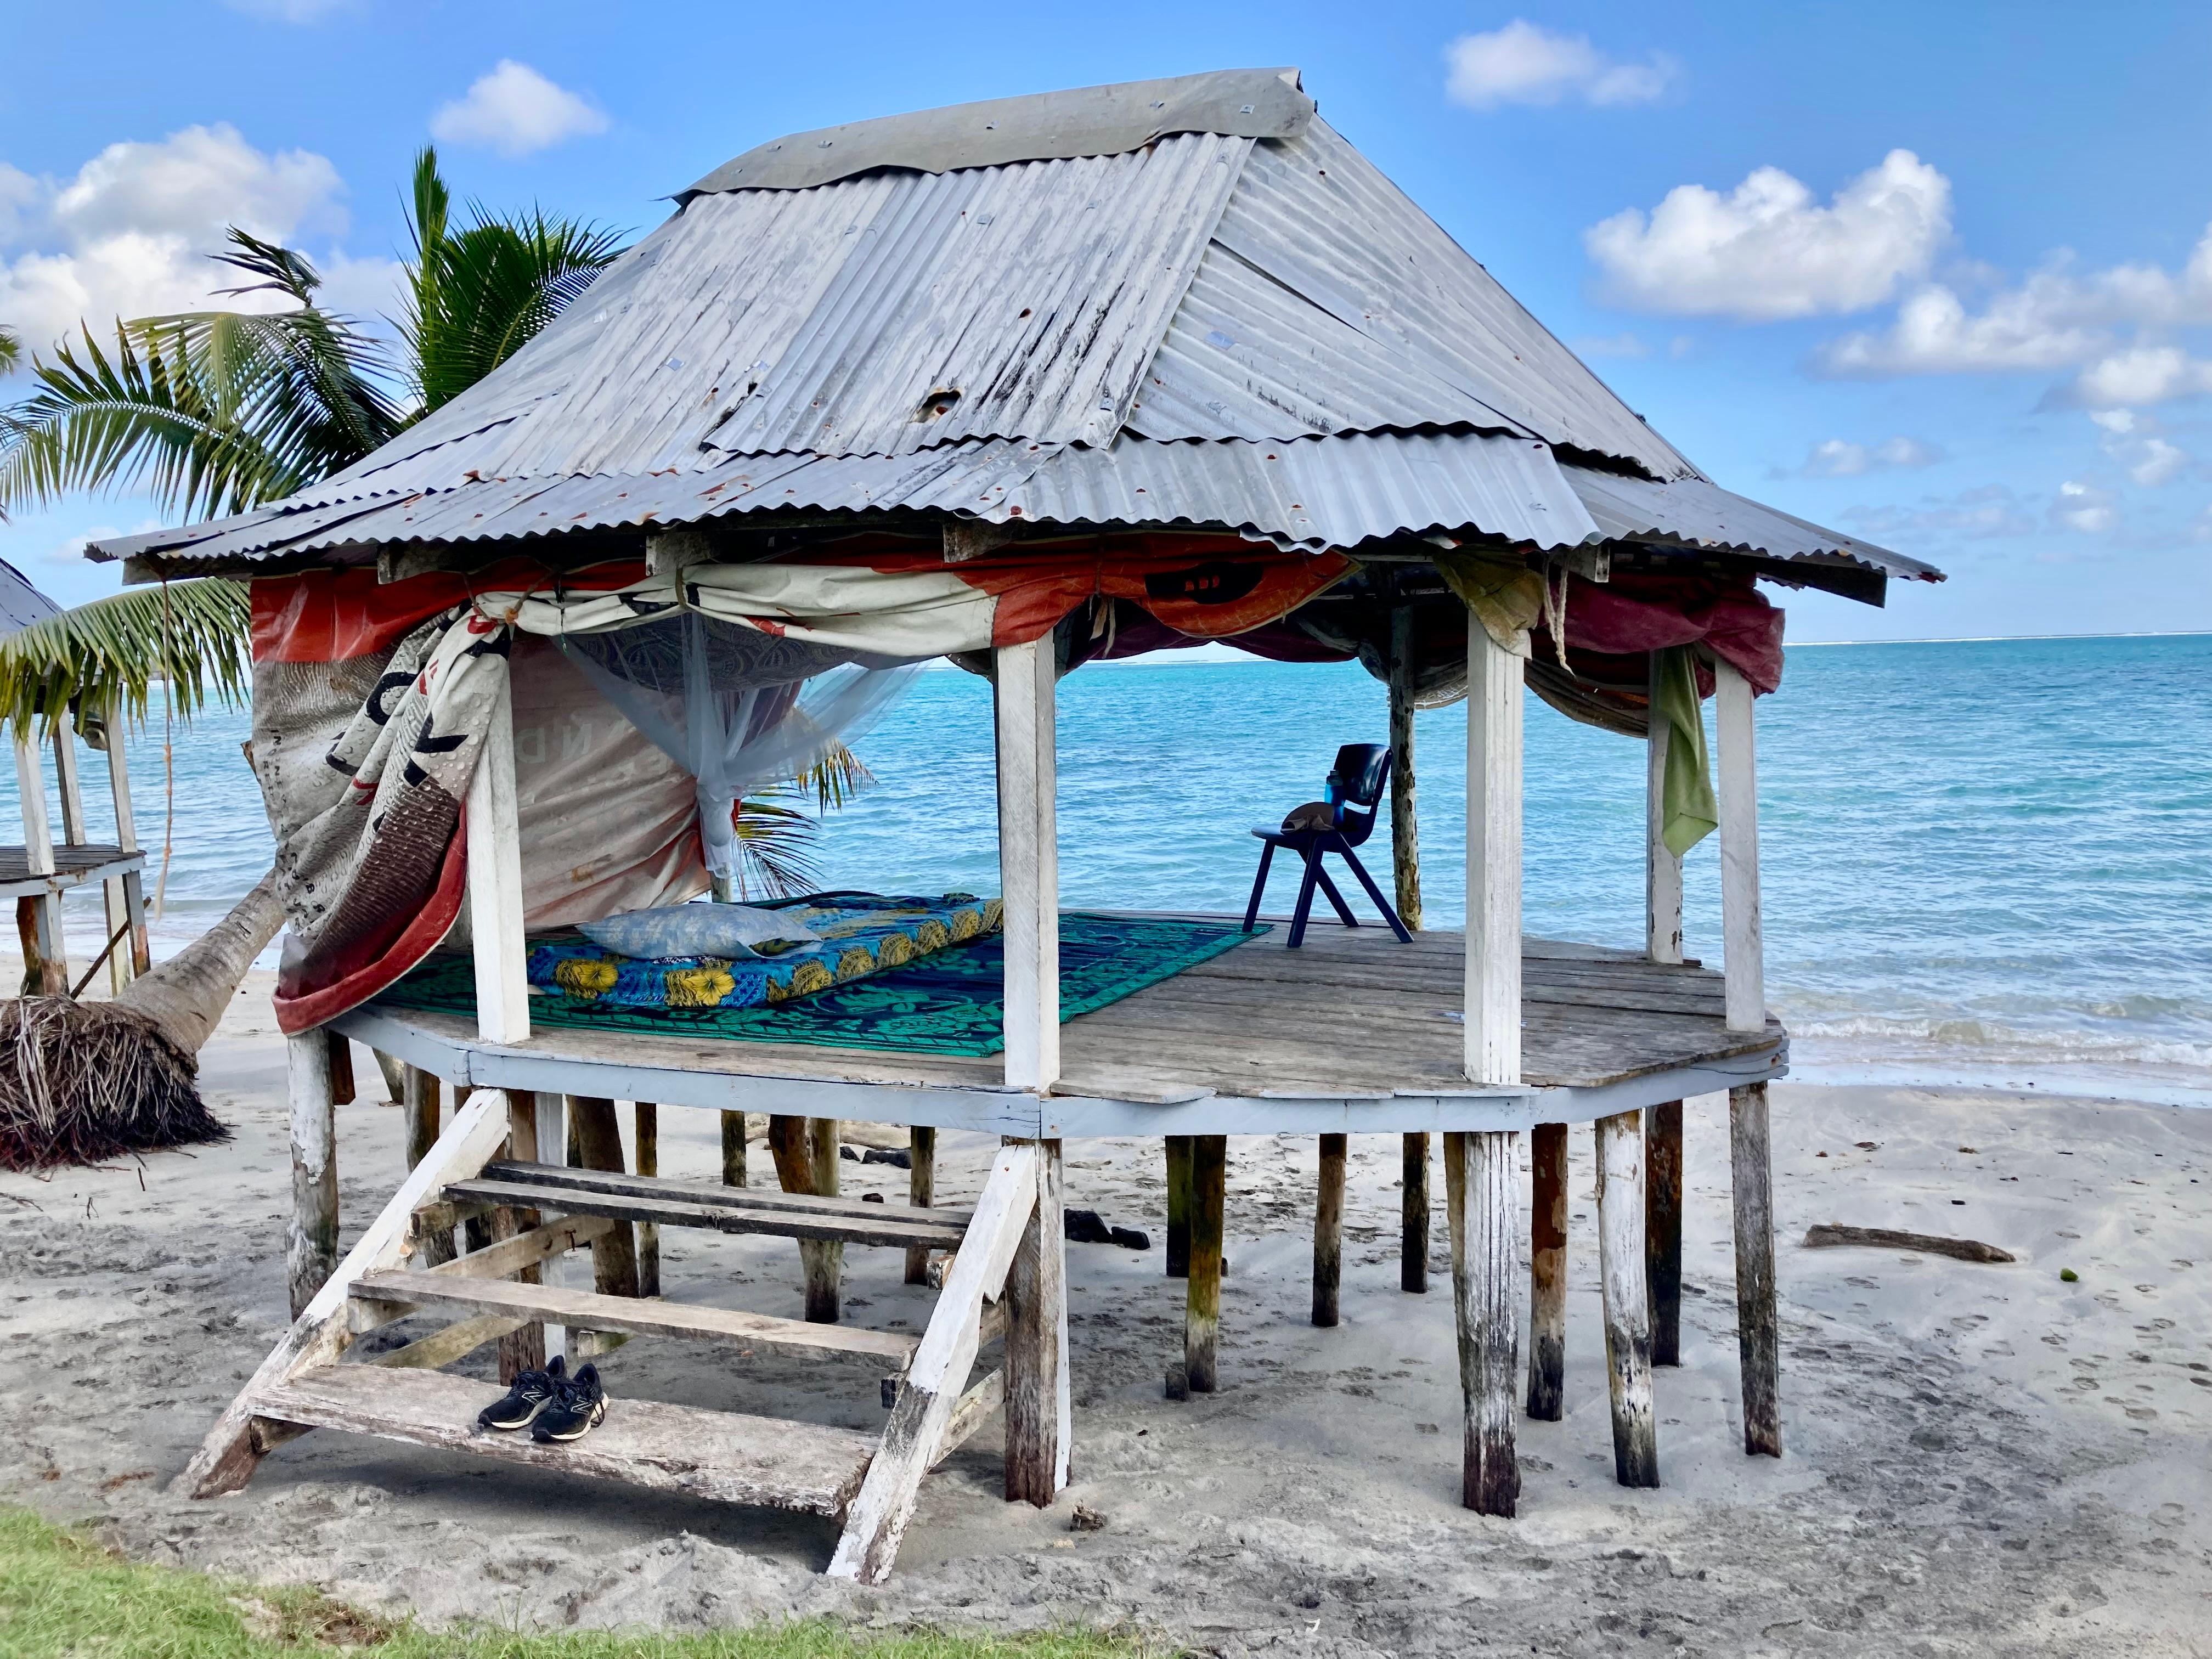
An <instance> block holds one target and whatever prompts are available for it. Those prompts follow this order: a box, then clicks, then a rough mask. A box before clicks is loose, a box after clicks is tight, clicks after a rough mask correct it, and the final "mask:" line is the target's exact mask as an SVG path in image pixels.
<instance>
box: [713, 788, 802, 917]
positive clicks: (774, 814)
mask: <svg viewBox="0 0 2212 1659" xmlns="http://www.w3.org/2000/svg"><path fill="white" fill-rule="evenodd" d="M732 825H733V827H734V828H735V829H736V830H737V839H738V897H740V898H743V897H744V896H745V893H746V888H747V886H748V882H747V880H746V878H747V877H748V876H750V877H751V878H753V879H754V880H757V882H758V883H759V884H760V886H761V890H762V891H763V893H764V894H765V895H766V896H768V897H769V898H788V897H790V896H792V895H793V894H794V893H806V892H811V891H813V890H815V889H817V888H818V887H819V886H821V884H822V874H821V870H820V867H819V866H817V864H816V862H815V858H814V850H813V849H814V838H815V836H817V835H818V834H819V833H820V825H819V824H818V823H817V822H816V821H815V820H814V819H813V818H811V817H808V816H807V815H806V814H805V813H804V812H801V811H797V810H796V809H795V808H793V807H789V806H783V805H778V804H777V803H776V802H775V801H774V800H771V799H766V798H765V797H762V796H756V797H754V798H752V799H749V800H741V801H739V802H738V805H737V808H736V811H734V812H733V813H732Z"/></svg>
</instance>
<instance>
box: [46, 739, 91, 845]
mask: <svg viewBox="0 0 2212 1659" xmlns="http://www.w3.org/2000/svg"><path fill="white" fill-rule="evenodd" d="M54 778H55V781H57V782H58V784H59V785H60V786H61V797H62V845H63V846H64V847H82V846H83V845H84V844H85V842H86V841H87V839H88V837H87V836H86V835H85V832H84V784H83V782H82V780H81V779H80V778H79V777H78V776H77V767H76V721H75V720H71V719H70V717H69V715H68V714H67V713H66V712H64V714H61V715H60V716H59V717H58V719H57V720H55V721H54Z"/></svg>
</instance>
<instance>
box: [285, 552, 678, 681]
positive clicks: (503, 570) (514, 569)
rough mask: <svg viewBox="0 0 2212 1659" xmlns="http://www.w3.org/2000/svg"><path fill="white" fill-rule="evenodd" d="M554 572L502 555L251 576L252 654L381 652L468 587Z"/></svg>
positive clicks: (607, 580)
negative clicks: (478, 563) (409, 570)
mask: <svg viewBox="0 0 2212 1659" xmlns="http://www.w3.org/2000/svg"><path fill="white" fill-rule="evenodd" d="M644 574H645V566H644V565H643V564H642V563H641V562H636V561H624V562H620V563H614V564H606V565H599V566H595V567H594V568H592V569H591V570H588V571H586V572H584V573H582V574H575V575H568V576H563V577H562V578H561V579H560V580H561V585H562V586H563V587H568V588H583V589H587V590H592V591H597V590H599V589H602V588H608V587H620V586H623V584H624V583H625V582H634V581H635V580H638V579H639V578H640V577H641V576H643V575H644ZM550 580H552V578H551V577H550V575H549V574H548V573H547V571H546V569H545V567H544V565H542V564H540V563H539V562H538V561H537V560H535V559H524V558H514V559H502V560H501V561H500V562H499V563H497V564H495V565H493V566H492V567H491V568H489V569H486V570H479V571H476V572H473V573H471V574H468V575H462V574H458V573H449V572H446V571H436V572H433V573H432V574H428V575H423V576H410V577H409V578H408V579H407V580H405V581H398V582H380V581H379V580H377V579H376V572H374V570H365V569H349V570H306V571H301V573H299V574H297V575H290V576H263V577H259V578H258V579H257V580H255V581H254V584H253V660H254V661H256V662H343V661H345V660H346V659H349V658H352V657H373V656H380V655H382V654H383V653H386V652H387V651H389V650H391V649H392V647H393V646H395V645H397V644H398V643H399V641H401V640H402V639H404V638H405V637H406V636H407V635H408V634H409V633H410V631H412V630H413V629H416V628H418V627H420V626H421V625H422V623H426V622H428V620H429V619H430V618H431V617H435V616H436V615H437V614H438V613H439V612H440V611H446V610H450V609H451V608H452V607H453V606H454V605H459V604H461V603H462V602H463V601H464V600H465V599H467V598H468V597H469V595H470V594H471V593H489V592H500V591H502V590H513V589H517V588H520V589H531V588H537V587H540V586H544V584H545V583H547V582H548V581H550Z"/></svg>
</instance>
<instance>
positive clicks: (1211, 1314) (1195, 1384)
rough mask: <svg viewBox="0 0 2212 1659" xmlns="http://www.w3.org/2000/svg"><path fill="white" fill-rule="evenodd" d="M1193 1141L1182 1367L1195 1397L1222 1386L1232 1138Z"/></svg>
mask: <svg viewBox="0 0 2212 1659" xmlns="http://www.w3.org/2000/svg"><path fill="white" fill-rule="evenodd" d="M1189 1139H1190V1283H1189V1286H1188V1294H1187V1295H1186V1297H1185V1299H1184V1304H1183V1330H1182V1363H1183V1371H1184V1374H1185V1376H1188V1379H1189V1382H1190V1391H1191V1392H1192V1393H1193V1394H1212V1393H1213V1392H1214V1391H1215V1390H1216V1389H1218V1388H1219V1387H1220V1385H1221V1384H1220V1375H1221V1373H1220V1365H1219V1358H1218V1346H1219V1341H1220V1335H1221V1227H1222V1206H1223V1203H1224V1201H1225V1199H1226V1198H1227V1196H1228V1188H1229V1137H1228V1136H1226V1135H1192V1136H1191V1137H1189Z"/></svg>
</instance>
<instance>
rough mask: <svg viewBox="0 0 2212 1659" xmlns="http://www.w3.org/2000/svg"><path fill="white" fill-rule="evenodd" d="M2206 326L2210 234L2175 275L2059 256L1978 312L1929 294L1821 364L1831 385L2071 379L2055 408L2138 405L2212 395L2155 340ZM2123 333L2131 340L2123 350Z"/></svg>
mask: <svg viewBox="0 0 2212 1659" xmlns="http://www.w3.org/2000/svg"><path fill="white" fill-rule="evenodd" d="M2207 323H2212V229H2208V230H2207V231H2206V233H2205V234H2204V236H2203V239H2202V240H2199V241H2198V243H2197V246H2196V247H2195V248H2194V249H2193V250H2192V251H2191V254H2190V256H2189V258H2188V259H2187V260H2186V261H2185V263H2184V264H2183V265H2182V268H2181V269H2180V270H2179V271H2169V270H2164V269H2163V268H2161V267H2160V266H2157V265H2147V264H2118V265H2113V266H2111V267H2109V268H2107V269H2106V270H2092V271H2087V272H2083V271H2079V270H2076V269H2075V265H2074V262H2073V260H2072V258H2070V256H2068V255H2065V254H2060V255H2058V256H2057V257H2056V258H2053V259H2051V261H2050V262H2049V263H2048V264H2045V267H2044V268H2043V269H2042V270H2038V271H2035V272H2034V273H2033V274H2032V275H2030V276H2028V277H2027V280H2026V281H2024V282H2022V283H2019V284H2018V285H2016V286H2014V287H2009V288H2006V287H2000V288H1999V289H1997V291H1996V293H1994V294H1992V295H1990V297H1989V298H1988V299H1987V301H1984V303H1983V304H1982V306H1981V307H1980V308H1979V309H1978V310H1974V311H1970V310H1969V309H1968V308H1967V305H1966V301H1965V300H1964V299H1963V298H1961V297H1960V294H1959V292H1958V289H1956V288H1955V287H1953V286H1950V285H1947V284H1944V283H1930V284H1929V285H1928V286H1927V287H1925V288H1923V289H1919V290H1918V291H1917V292H1916V293H1914V294H1912V295H1909V296H1907V298H1906V299H1905V302H1904V303H1903V304H1902V305H1900V306H1899V307H1898V312H1897V316H1896V318H1895V319H1894V320H1893V323H1892V324H1891V325H1890V326H1889V327H1888V328H1887V329H1884V330H1881V331H1872V332H1863V333H1856V334H1847V335H1845V336H1844V337H1842V338H1841V339H1838V340H1835V341H1832V342H1830V343H1828V344H1827V345H1826V346H1825V347H1823V348H1822V349H1821V350H1820V354H1819V356H1818V357H1817V359H1816V362H1817V365H1818V366H1819V367H1820V368H1822V369H1824V370H1825V371H1826V372H1827V373H1829V374H1845V375H1865V376H1887V375H1898V374H2004V373H2018V372H2021V371H2039V370H2050V369H2061V368H2075V369H2077V370H2078V373H2077V374H2075V378H2074V380H2072V381H2071V382H2070V383H2069V385H2068V386H2066V387H2064V388H2063V389H2062V391H2061V392H2059V393H2058V394H2057V396H2056V397H2055V398H2054V401H2057V402H2059V403H2070V404H2081V405H2083V406H2086V407H2088V408H2100V407H2106V406H2109V405H2112V404H2151V403H2160V402H2163V401H2165V400H2166V399H2168V398H2182V397H2188V396H2191V395H2192V394H2194V393H2196V392H2204V391H2208V390H2212V362H2205V361H2204V360H2203V359H2200V358H2195V357H2192V356H2190V354H2189V353H2188V352H2187V351H2185V350H2184V349H2182V348H2181V347H2179V346H2178V345H2175V344H2172V343H2171V342H2170V341H2167V340H2166V339H2164V338H2162V337H2160V336H2161V335H2162V334H2163V333H2164V332H2165V331H2170V330H2172V329H2176V328H2183V327H2189V326H2196V325H2203V324H2207ZM2122 329H2131V330H2134V331H2136V332H2135V334H2134V336H2133V337H2132V338H2129V339H2123V338H2122V337H2121V335H2120V334H2119V332H2118V331H2120V330H2122ZM2146 331H2148V332H2146Z"/></svg>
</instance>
